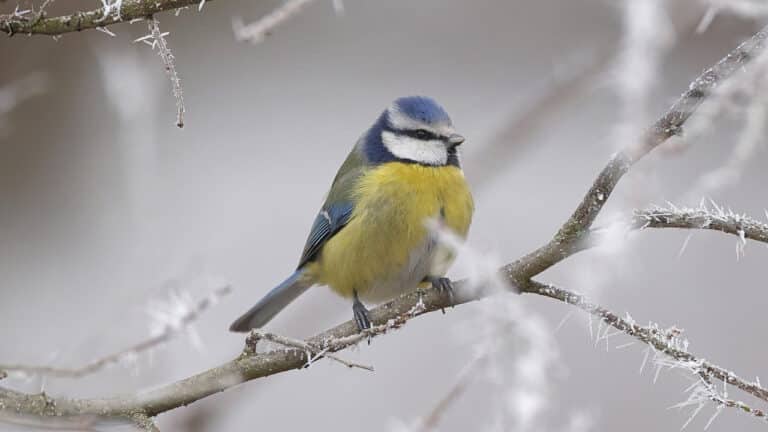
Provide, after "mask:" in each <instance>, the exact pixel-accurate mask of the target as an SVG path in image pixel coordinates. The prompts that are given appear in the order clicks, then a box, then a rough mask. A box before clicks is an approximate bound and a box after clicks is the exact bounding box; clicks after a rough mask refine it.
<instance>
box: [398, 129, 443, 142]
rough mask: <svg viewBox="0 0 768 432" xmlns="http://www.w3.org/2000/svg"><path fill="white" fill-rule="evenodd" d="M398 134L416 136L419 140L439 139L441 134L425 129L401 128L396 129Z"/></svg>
mask: <svg viewBox="0 0 768 432" xmlns="http://www.w3.org/2000/svg"><path fill="white" fill-rule="evenodd" d="M398 133H399V134H401V135H405V136H409V137H411V138H416V139H420V140H441V139H443V138H442V137H441V136H439V135H437V134H435V133H432V132H430V131H428V130H426V129H403V130H399V131H398Z"/></svg>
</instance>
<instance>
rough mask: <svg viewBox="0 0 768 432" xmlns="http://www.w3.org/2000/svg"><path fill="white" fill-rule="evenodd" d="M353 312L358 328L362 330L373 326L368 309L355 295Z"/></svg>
mask: <svg viewBox="0 0 768 432" xmlns="http://www.w3.org/2000/svg"><path fill="white" fill-rule="evenodd" d="M352 313H353V314H354V316H355V324H357V329H358V330H360V331H361V332H363V331H365V330H368V329H369V328H371V317H370V316H369V314H368V309H366V308H365V305H364V304H363V303H362V302H360V300H359V299H358V298H357V296H355V301H354V302H353V303H352Z"/></svg>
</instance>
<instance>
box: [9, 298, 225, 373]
mask: <svg viewBox="0 0 768 432" xmlns="http://www.w3.org/2000/svg"><path fill="white" fill-rule="evenodd" d="M231 291H232V288H231V287H230V286H229V285H225V286H222V287H220V288H218V289H216V290H214V291H213V292H212V293H211V294H210V295H208V296H207V297H206V298H204V299H202V300H200V301H199V302H198V303H197V304H196V305H194V307H192V308H191V309H190V310H188V311H186V313H184V315H183V316H181V317H179V319H178V320H177V323H178V325H166V326H165V328H164V329H163V330H162V331H161V332H160V333H159V334H157V335H156V336H153V337H151V338H149V339H146V340H144V341H141V342H139V343H137V344H134V345H131V346H129V347H127V348H124V349H122V350H120V351H118V352H116V353H112V354H109V355H107V356H104V357H102V358H99V359H96V360H94V361H92V362H90V363H88V364H86V365H83V366H81V367H78V368H73V369H69V368H57V367H49V366H26V365H0V373H4V372H18V373H22V374H26V375H45V376H49V377H55V378H81V377H83V376H86V375H90V374H93V373H96V372H99V371H100V370H102V369H104V368H105V367H107V366H110V365H113V364H117V363H120V362H121V361H122V360H124V359H127V358H133V357H135V356H136V355H138V354H141V353H143V352H145V351H147V350H149V349H152V348H154V347H157V346H159V345H162V344H164V343H166V342H168V341H169V340H171V339H172V338H174V337H175V336H177V335H178V334H179V333H181V332H182V331H183V330H184V329H186V328H187V327H188V326H189V325H190V324H192V323H193V322H195V321H197V319H198V318H199V317H200V315H202V314H203V313H204V312H205V311H207V310H208V309H209V308H210V307H211V306H213V305H215V304H216V303H218V302H219V300H220V299H221V298H222V297H224V296H226V295H227V294H229V293H230V292H231Z"/></svg>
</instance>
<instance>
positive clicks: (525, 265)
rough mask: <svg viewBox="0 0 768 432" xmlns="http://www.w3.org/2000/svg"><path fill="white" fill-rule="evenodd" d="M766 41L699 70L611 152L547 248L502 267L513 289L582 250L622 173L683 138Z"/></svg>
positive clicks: (758, 38) (756, 40)
mask: <svg viewBox="0 0 768 432" xmlns="http://www.w3.org/2000/svg"><path fill="white" fill-rule="evenodd" d="M767 37H768V26H767V27H764V28H763V29H761V30H760V31H759V32H757V33H756V34H755V35H754V36H752V37H751V38H750V39H748V40H746V41H745V42H743V43H742V44H741V45H739V46H738V47H736V49H734V50H733V51H731V52H730V53H728V55H726V56H725V57H723V58H722V59H721V60H720V61H719V62H717V64H715V65H714V66H712V67H711V68H709V69H707V70H706V71H704V72H703V73H702V74H701V75H699V76H698V77H697V78H696V79H695V80H694V81H693V82H692V83H691V84H690V85H689V87H688V91H686V92H685V93H683V94H682V95H681V96H680V98H679V99H678V100H677V101H676V102H675V103H674V104H673V105H672V106H671V107H670V108H669V109H668V110H667V112H666V113H665V114H664V115H663V116H662V117H661V118H660V119H659V120H657V121H656V123H654V125H653V126H652V127H651V129H650V130H649V131H648V132H646V134H645V137H643V139H641V140H640V141H639V142H638V143H636V144H633V145H630V146H629V147H627V148H626V149H625V150H622V151H620V152H618V153H616V154H615V155H614V156H613V157H612V158H611V160H610V161H608V164H607V165H606V166H605V168H603V170H602V171H601V172H600V174H599V175H598V176H597V178H596V179H595V181H594V183H593V184H592V187H591V188H590V189H589V191H587V194H586V195H585V196H584V198H583V199H582V201H581V202H580V203H579V205H578V207H577V208H576V210H575V211H574V212H573V214H572V215H571V217H570V218H569V219H568V220H567V221H566V222H565V223H564V224H563V226H562V227H560V229H559V230H558V232H557V234H555V236H554V238H553V239H552V240H550V242H549V243H547V244H546V245H544V246H541V247H540V248H538V249H536V250H535V251H533V252H531V253H529V254H528V255H526V256H524V257H522V258H520V259H518V260H516V261H515V262H513V263H511V264H508V265H506V266H505V267H504V269H503V270H504V272H505V273H506V274H507V276H508V277H510V278H512V279H513V280H514V283H515V285H516V286H518V287H521V286H522V285H525V284H526V283H527V281H528V280H529V279H530V278H531V277H533V276H535V275H537V274H539V273H541V272H543V271H545V270H546V269H548V268H550V267H551V266H553V265H555V264H557V263H558V262H560V261H562V260H564V259H565V258H567V257H569V256H571V255H573V254H574V253H576V252H579V251H581V250H583V249H584V248H585V247H587V246H586V244H585V243H586V242H584V241H583V240H584V238H585V237H586V236H587V235H588V234H589V228H590V227H591V226H592V224H593V223H594V221H595V219H596V218H597V215H598V214H599V213H600V211H601V210H602V209H603V206H604V205H605V203H606V201H607V200H608V198H609V197H610V195H611V193H613V190H614V189H615V188H616V185H617V184H618V182H619V180H620V179H621V178H622V177H623V176H624V174H626V173H627V172H628V171H629V169H630V168H631V167H632V165H634V164H635V163H636V162H637V161H639V160H640V159H641V158H642V157H643V156H645V155H646V154H648V153H649V152H650V151H651V150H653V149H654V148H656V147H658V146H659V145H660V144H662V143H663V142H665V141H666V140H667V139H669V138H671V137H673V136H675V135H679V134H682V131H683V125H684V124H685V122H686V121H687V120H688V118H690V116H691V115H692V114H693V113H694V112H695V111H696V109H697V108H698V107H699V106H700V105H701V103H702V102H703V101H704V99H706V98H707V97H708V96H709V95H710V94H711V93H712V91H713V90H714V89H715V88H716V87H717V86H718V85H720V84H721V83H722V82H723V81H725V80H726V79H728V78H729V77H731V76H732V75H733V74H734V73H736V72H737V71H739V70H740V69H741V68H743V67H744V66H745V65H746V64H747V63H748V62H749V61H750V60H751V59H752V58H754V57H756V56H757V55H758V54H759V53H760V52H761V51H762V50H763V48H764V45H765V40H766V38H767Z"/></svg>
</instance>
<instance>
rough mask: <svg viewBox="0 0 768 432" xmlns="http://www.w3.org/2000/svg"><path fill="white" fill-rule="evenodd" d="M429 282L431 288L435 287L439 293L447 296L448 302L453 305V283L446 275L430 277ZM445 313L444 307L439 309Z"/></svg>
mask: <svg viewBox="0 0 768 432" xmlns="http://www.w3.org/2000/svg"><path fill="white" fill-rule="evenodd" d="M429 282H430V283H431V284H432V288H434V289H436V290H437V291H438V292H439V293H440V294H442V295H447V296H448V302H449V304H450V305H451V307H453V304H454V303H453V283H452V282H451V280H450V279H448V278H447V277H430V278H429ZM441 310H442V311H443V313H445V308H442V309H441Z"/></svg>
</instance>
